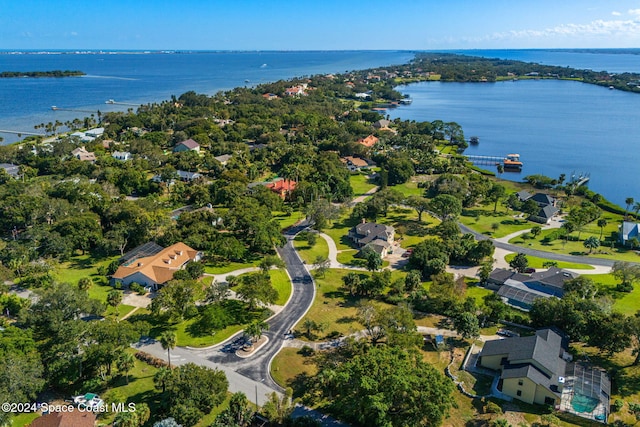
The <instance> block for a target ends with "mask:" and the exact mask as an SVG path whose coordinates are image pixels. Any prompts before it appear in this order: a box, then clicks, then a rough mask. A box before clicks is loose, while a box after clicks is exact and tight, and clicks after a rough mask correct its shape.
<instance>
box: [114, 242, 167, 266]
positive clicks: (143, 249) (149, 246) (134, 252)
mask: <svg viewBox="0 0 640 427" xmlns="http://www.w3.org/2000/svg"><path fill="white" fill-rule="evenodd" d="M163 249H164V248H163V247H162V246H160V245H158V244H157V243H156V242H147V243H144V244H142V245H140V246H137V247H135V248H133V249H131V250H130V251H129V252H127V253H126V254H124V255H123V256H122V258H120V264H124V265H127V264H128V263H130V262H132V261H135V260H136V259H139V258H144V257H148V256H152V255H155V254H157V253H159V252H160V251H162V250H163Z"/></svg>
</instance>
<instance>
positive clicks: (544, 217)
mask: <svg viewBox="0 0 640 427" xmlns="http://www.w3.org/2000/svg"><path fill="white" fill-rule="evenodd" d="M516 196H517V197H518V200H520V201H521V202H523V203H524V202H526V201H528V200H533V201H534V202H536V203H537V205H538V207H539V208H540V210H538V212H537V213H536V214H535V215H531V216H530V217H529V219H530V220H531V221H534V222H538V223H540V224H548V223H549V222H551V219H552V218H553V217H554V216H556V214H557V213H558V211H559V209H558V207H557V206H556V205H557V200H556V199H555V198H554V197H551V196H550V195H548V194H546V193H535V194H530V193H528V192H527V191H525V190H522V191H519V192H517V193H516Z"/></svg>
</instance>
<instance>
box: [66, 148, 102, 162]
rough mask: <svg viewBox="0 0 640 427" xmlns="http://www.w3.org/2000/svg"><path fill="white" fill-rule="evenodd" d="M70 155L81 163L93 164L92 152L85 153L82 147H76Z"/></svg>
mask: <svg viewBox="0 0 640 427" xmlns="http://www.w3.org/2000/svg"><path fill="white" fill-rule="evenodd" d="M71 155H72V156H73V157H75V158H76V159H78V160H80V161H83V162H95V161H96V155H95V153H93V152H92V151H87V149H86V148H84V147H78V148H76V149H75V150H73V151H72V152H71Z"/></svg>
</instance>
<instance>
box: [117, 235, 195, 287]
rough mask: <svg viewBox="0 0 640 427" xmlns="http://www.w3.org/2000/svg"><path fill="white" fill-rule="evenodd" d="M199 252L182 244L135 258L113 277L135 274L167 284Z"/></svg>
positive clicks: (119, 277)
mask: <svg viewBox="0 0 640 427" xmlns="http://www.w3.org/2000/svg"><path fill="white" fill-rule="evenodd" d="M197 254H198V251H196V250H195V249H192V248H190V247H189V246H187V245H185V244H184V243H182V242H179V243H176V244H174V245H171V246H169V247H168V248H165V249H163V250H162V251H160V252H158V253H157V254H155V255H151V256H147V257H142V258H134V259H132V260H131V261H129V262H128V263H127V265H121V266H120V267H119V268H118V269H117V270H116V272H115V273H113V275H112V276H111V277H112V278H114V279H124V278H126V277H129V276H130V275H132V274H135V273H141V274H143V275H145V276H147V277H148V278H150V279H151V280H153V281H154V282H155V283H159V284H161V283H166V282H168V281H169V280H171V279H173V273H175V272H176V271H177V270H180V268H181V267H182V266H183V265H184V264H185V263H186V262H187V261H191V260H194V259H195V258H196V257H197Z"/></svg>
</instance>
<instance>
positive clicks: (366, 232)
mask: <svg viewBox="0 0 640 427" xmlns="http://www.w3.org/2000/svg"><path fill="white" fill-rule="evenodd" d="M354 228H355V233H356V234H357V238H358V239H359V240H360V243H361V244H367V243H369V242H372V241H374V240H377V239H381V240H387V239H388V238H389V236H390V235H391V234H393V227H390V226H388V225H384V224H377V223H375V222H365V223H364V224H358V225H356V226H355V227H354Z"/></svg>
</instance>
